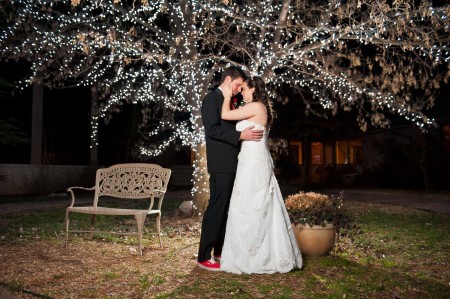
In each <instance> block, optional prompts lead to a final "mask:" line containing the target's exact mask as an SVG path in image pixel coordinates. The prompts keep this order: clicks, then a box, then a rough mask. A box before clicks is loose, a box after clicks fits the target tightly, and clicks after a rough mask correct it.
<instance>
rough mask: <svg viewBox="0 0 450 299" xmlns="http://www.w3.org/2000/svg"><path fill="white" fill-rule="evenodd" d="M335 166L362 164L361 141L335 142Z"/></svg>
mask: <svg viewBox="0 0 450 299" xmlns="http://www.w3.org/2000/svg"><path fill="white" fill-rule="evenodd" d="M335 151H336V164H360V163H362V159H363V157H362V142H361V139H352V140H339V141H336V147H335Z"/></svg>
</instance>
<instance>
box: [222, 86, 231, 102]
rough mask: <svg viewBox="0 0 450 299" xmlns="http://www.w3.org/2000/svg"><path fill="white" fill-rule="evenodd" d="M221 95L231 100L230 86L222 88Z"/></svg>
mask: <svg viewBox="0 0 450 299" xmlns="http://www.w3.org/2000/svg"><path fill="white" fill-rule="evenodd" d="M222 93H223V97H224V98H225V99H231V96H232V95H233V88H232V84H231V83H229V84H225V86H224V88H223V89H222Z"/></svg>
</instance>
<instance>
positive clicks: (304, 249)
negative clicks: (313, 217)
mask: <svg viewBox="0 0 450 299" xmlns="http://www.w3.org/2000/svg"><path fill="white" fill-rule="evenodd" d="M292 228H293V230H294V234H295V237H296V238H297V243H298V247H299V248H300V251H301V253H302V254H303V255H306V256H322V255H326V254H328V253H329V252H330V251H331V249H332V248H333V247H334V243H335V240H336V228H335V227H334V225H333V224H330V223H327V224H326V225H325V226H320V225H314V226H309V225H301V224H297V225H293V226H292Z"/></svg>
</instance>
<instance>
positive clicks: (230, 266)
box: [220, 120, 302, 274]
mask: <svg viewBox="0 0 450 299" xmlns="http://www.w3.org/2000/svg"><path fill="white" fill-rule="evenodd" d="M251 125H255V126H256V127H255V128H256V129H264V127H263V126H261V125H258V124H256V123H254V122H251V121H248V120H242V121H239V122H238V123H237V124H236V129H237V130H238V131H242V130H244V129H245V128H247V127H248V126H251ZM301 267H302V256H301V253H300V250H299V248H298V245H297V241H296V239H295V235H294V232H293V231H292V229H291V222H290V220H289V216H288V214H287V210H286V207H285V206H284V201H283V197H282V195H281V191H280V187H279V186H278V182H277V179H276V178H275V175H274V173H273V162H272V157H271V155H270V152H269V150H268V148H267V132H266V131H265V130H264V136H263V138H262V139H261V141H259V142H255V141H243V142H242V145H241V151H240V153H239V163H238V167H237V172H236V179H235V181H234V187H233V193H232V195H231V201H230V209H229V212H228V222H227V228H226V234H225V242H224V245H223V249H222V258H221V263H220V268H221V270H222V271H225V272H231V273H238V274H241V273H275V272H281V273H285V272H289V271H290V270H292V269H293V268H301Z"/></svg>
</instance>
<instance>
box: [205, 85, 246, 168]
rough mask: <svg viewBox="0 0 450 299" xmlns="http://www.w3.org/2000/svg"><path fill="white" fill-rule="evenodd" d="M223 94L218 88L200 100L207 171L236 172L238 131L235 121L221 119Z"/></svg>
mask: <svg viewBox="0 0 450 299" xmlns="http://www.w3.org/2000/svg"><path fill="white" fill-rule="evenodd" d="M222 104H223V94H222V91H221V90H220V89H218V88H217V89H215V90H213V91H211V92H210V93H208V94H207V95H206V96H205V98H204V99H203V102H202V121H203V126H204V128H205V139H206V158H207V165H208V172H209V173H214V172H225V173H236V168H237V156H238V154H239V138H240V134H241V133H240V132H238V131H236V122H235V121H228V120H223V119H222V118H221V117H220V115H221V112H222Z"/></svg>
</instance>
